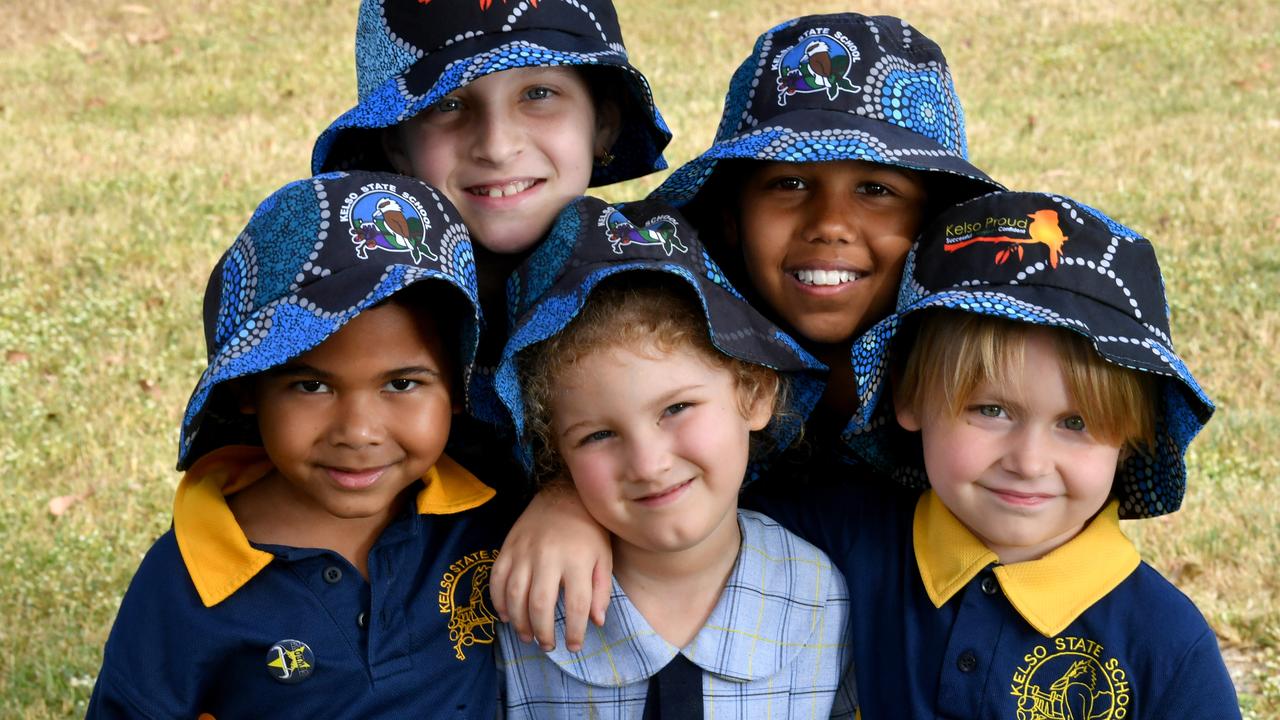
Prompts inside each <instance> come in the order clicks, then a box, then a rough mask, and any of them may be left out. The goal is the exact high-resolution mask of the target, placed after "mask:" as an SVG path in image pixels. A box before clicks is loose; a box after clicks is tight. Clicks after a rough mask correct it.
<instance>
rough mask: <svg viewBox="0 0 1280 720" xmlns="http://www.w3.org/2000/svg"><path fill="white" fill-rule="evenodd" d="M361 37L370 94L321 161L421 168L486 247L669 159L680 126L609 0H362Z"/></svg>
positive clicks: (318, 155)
mask: <svg viewBox="0 0 1280 720" xmlns="http://www.w3.org/2000/svg"><path fill="white" fill-rule="evenodd" d="M355 49H356V53H355V54H356V77H357V83H358V86H359V102H358V104H357V105H356V106H355V107H354V108H352V109H351V110H348V111H347V112H346V113H344V114H343V115H342V116H341V117H339V118H338V119H337V120H335V121H334V122H333V123H332V124H331V125H330V126H329V127H328V128H327V129H326V130H325V131H324V132H323V133H322V134H321V135H320V137H319V138H318V139H317V140H316V144H315V148H314V151H313V154H312V169H313V172H323V171H327V170H331V169H344V168H348V167H360V168H364V169H370V170H382V169H395V170H396V171H398V172H401V173H404V174H406V175H412V176H414V177H418V178H421V179H423V180H425V181H427V182H429V183H431V184H432V185H435V186H436V187H438V188H439V189H440V190H441V191H443V192H444V193H445V195H447V196H448V197H449V199H450V200H452V201H453V203H454V205H456V206H457V207H458V209H459V210H460V211H461V213H462V218H463V220H464V221H465V222H466V223H467V225H468V227H470V228H471V231H472V236H473V238H474V239H475V242H476V243H477V245H479V246H480V247H481V248H483V249H485V250H490V251H493V252H496V253H506V254H511V253H521V252H524V251H525V250H527V249H528V248H529V247H531V246H532V245H533V244H534V243H536V242H537V241H538V240H540V239H541V238H542V236H543V235H545V234H546V232H547V230H549V229H550V227H551V223H552V222H553V221H554V219H555V216H556V214H557V213H558V212H559V211H560V209H561V208H563V207H564V206H565V205H566V204H567V203H568V202H569V201H570V200H572V199H573V198H575V197H577V196H579V195H581V194H583V192H584V191H585V190H586V188H587V187H588V186H595V185H607V184H609V183H614V182H619V181H622V180H628V179H631V178H635V177H639V176H642V175H646V174H648V173H650V172H653V171H655V170H660V169H663V168H665V167H666V162H665V161H664V160H663V158H662V150H663V148H664V147H666V145H667V143H668V142H669V141H670V139H671V132H670V130H668V129H667V126H666V123H665V121H664V120H663V119H662V115H661V114H660V113H659V112H658V109H657V107H656V106H655V105H654V102H653V95H652V92H651V91H650V89H649V84H648V82H647V81H646V80H645V77H644V76H643V75H642V74H641V73H640V72H639V71H638V70H636V69H635V68H634V67H632V66H631V64H630V62H629V61H628V59H627V52H626V48H625V46H624V45H623V40H622V32H621V29H620V28H619V26H618V18H617V14H616V12H615V11H614V8H613V4H612V3H611V2H609V1H608V0H538V1H537V2H534V1H531V0H522V1H521V2H517V3H512V4H509V5H508V4H505V3H502V4H497V3H491V2H489V1H488V0H479V1H478V2H477V1H476V0H457V1H454V2H447V3H446V2H436V3H424V2H421V1H420V0H363V1H362V2H361V5H360V12H359V19H358V24H357V28H356V43H355ZM481 272H482V276H483V275H484V274H485V272H486V271H485V268H484V267H483V263H482V267H481ZM503 277H505V276H503ZM482 280H483V277H482ZM499 287H500V284H499ZM498 292H499V294H500V293H501V290H500V289H499V291H498Z"/></svg>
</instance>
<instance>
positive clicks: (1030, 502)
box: [988, 488, 1053, 507]
mask: <svg viewBox="0 0 1280 720" xmlns="http://www.w3.org/2000/svg"><path fill="white" fill-rule="evenodd" d="M988 490H989V491H990V492H991V493H993V494H994V495H995V496H996V497H998V498H1000V499H1001V500H1003V501H1004V502H1006V503H1009V504H1010V505H1018V506H1021V507H1035V506H1037V505H1040V504H1043V503H1045V502H1048V501H1049V500H1052V499H1053V496H1052V495H1048V494H1044V493H1023V492H1015V491H1013V490H998V489H995V488H988Z"/></svg>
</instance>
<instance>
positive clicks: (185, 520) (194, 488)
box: [173, 446, 496, 607]
mask: <svg viewBox="0 0 1280 720" xmlns="http://www.w3.org/2000/svg"><path fill="white" fill-rule="evenodd" d="M274 469H275V466H274V465H272V464H271V461H270V460H269V459H268V458H267V455H266V453H265V452H264V451H263V449H262V448H260V447H248V446H234V447H225V448H221V449H219V450H215V451H214V452H211V453H209V454H208V455H206V456H204V457H203V458H201V459H200V461H199V462H197V463H196V464H195V465H193V466H192V467H191V469H190V470H188V471H187V474H186V475H184V476H183V478H182V482H181V483H179V485H178V492H177V494H176V495H175V497H174V499H173V533H174V536H175V537H176V538H177V540H178V550H179V551H180V552H181V553H182V561H183V563H184V564H185V565H186V566H187V572H188V573H189V574H190V575H191V581H192V582H193V583H194V584H195V586H196V591H197V592H199V593H200V599H201V600H202V601H203V602H204V604H205V607H213V606H214V605H217V604H218V603H220V602H222V601H223V600H226V599H227V598H228V597H231V595H232V594H233V593H235V591H237V590H239V589H240V588H241V587H242V586H244V584H245V583H247V582H249V580H250V579H252V578H253V576H255V575H257V574H258V573H259V572H260V571H261V570H262V568H264V567H266V566H267V565H268V564H270V562H271V561H272V560H273V559H275V555H272V554H271V553H269V552H265V551H262V550H258V549H257V548H255V547H253V546H252V545H250V544H249V539H248V538H246V537H245V535H244V531H243V530H241V529H240V525H239V524H238V523H237V522H236V518H235V516H234V515H232V513H231V508H230V507H228V505H227V500H226V496H227V495H230V494H232V493H235V492H237V491H239V490H243V489H244V488H246V487H248V486H249V485H252V484H253V483H255V482H257V481H258V480H261V479H262V478H264V477H266V476H267V475H268V474H270V473H271V471H272V470H274ZM422 482H423V483H424V484H425V485H426V487H424V488H422V490H420V491H418V497H417V508H418V513H419V514H420V515H449V514H453V513H459V512H463V511H464V510H470V509H472V508H476V507H479V506H481V505H483V504H485V503H486V502H488V501H489V499H490V498H492V497H493V496H494V495H495V494H496V493H495V491H494V490H493V488H491V487H489V486H488V485H485V484H484V483H482V482H480V480H478V479H477V478H476V477H475V476H474V475H472V474H471V473H470V472H468V471H467V470H466V469H465V468H463V467H462V466H461V465H459V464H458V463H456V462H454V461H453V460H452V459H450V458H449V457H448V456H445V455H441V456H440V459H439V460H437V461H436V464H435V465H434V466H432V468H431V469H430V470H428V471H427V473H426V475H424V476H423V477H422Z"/></svg>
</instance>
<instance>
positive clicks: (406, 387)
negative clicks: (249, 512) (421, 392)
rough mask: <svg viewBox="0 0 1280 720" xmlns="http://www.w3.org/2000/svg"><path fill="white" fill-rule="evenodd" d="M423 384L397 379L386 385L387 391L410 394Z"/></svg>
mask: <svg viewBox="0 0 1280 720" xmlns="http://www.w3.org/2000/svg"><path fill="white" fill-rule="evenodd" d="M421 384H422V383H420V382H418V381H417V380H410V379H409V378H396V379H395V380H392V381H391V382H388V383H387V384H386V389H387V390H390V391H391V392H397V393H402V392H409V391H410V390H412V389H414V388H416V387H418V386H419V385H421Z"/></svg>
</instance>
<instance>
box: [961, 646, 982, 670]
mask: <svg viewBox="0 0 1280 720" xmlns="http://www.w3.org/2000/svg"><path fill="white" fill-rule="evenodd" d="M956 667H958V668H960V672H962V673H968V672H973V671H974V670H975V669H977V667H978V656H977V655H974V654H973V651H972V650H965V651H964V652H962V653H960V657H959V658H957V659H956Z"/></svg>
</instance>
